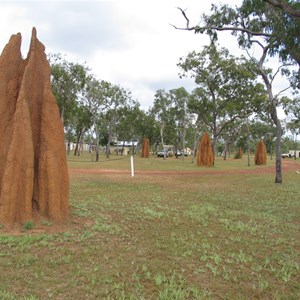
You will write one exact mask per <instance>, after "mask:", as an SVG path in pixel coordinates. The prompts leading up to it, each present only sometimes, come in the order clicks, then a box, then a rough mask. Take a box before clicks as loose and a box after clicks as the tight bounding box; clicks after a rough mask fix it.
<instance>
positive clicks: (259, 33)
mask: <svg viewBox="0 0 300 300" xmlns="http://www.w3.org/2000/svg"><path fill="white" fill-rule="evenodd" d="M177 8H178V9H179V10H180V11H181V13H182V15H183V17H184V18H185V20H186V27H177V26H175V25H173V24H170V25H171V26H173V27H174V28H175V29H177V30H187V31H195V33H199V32H200V33H203V32H204V31H205V30H216V31H240V32H243V33H247V34H250V35H252V36H264V37H271V36H272V34H268V33H264V32H256V31H252V30H249V29H247V28H243V27H235V26H227V27H226V26H225V27H219V26H203V27H201V26H193V27H189V24H190V20H189V18H188V17H187V16H186V13H185V10H183V9H182V8H180V7H177Z"/></svg>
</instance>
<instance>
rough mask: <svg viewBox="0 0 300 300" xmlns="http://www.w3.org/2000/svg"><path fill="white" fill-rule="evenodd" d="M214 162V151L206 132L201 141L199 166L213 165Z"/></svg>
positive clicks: (198, 156)
mask: <svg viewBox="0 0 300 300" xmlns="http://www.w3.org/2000/svg"><path fill="white" fill-rule="evenodd" d="M213 164H214V153H213V150H212V147H211V142H210V138H209V134H208V133H207V132H205V133H204V134H203V136H202V138H201V141H200V143H199V148H198V153H197V166H206V167H211V166H213Z"/></svg>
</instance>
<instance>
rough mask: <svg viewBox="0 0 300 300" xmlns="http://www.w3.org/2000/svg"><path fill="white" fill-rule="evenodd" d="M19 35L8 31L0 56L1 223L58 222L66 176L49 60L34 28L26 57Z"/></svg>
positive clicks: (62, 217)
mask: <svg viewBox="0 0 300 300" xmlns="http://www.w3.org/2000/svg"><path fill="white" fill-rule="evenodd" d="M21 39H22V38H21V34H20V33H18V34H16V35H12V36H11V38H10V40H9V42H8V44H7V45H6V46H5V48H4V50H3V51H2V54H1V55H0V136H1V143H0V223H1V224H3V225H8V226H9V225H14V224H23V223H26V222H27V221H29V220H33V219H35V218H40V217H41V218H47V219H50V220H52V221H54V222H56V223H63V222H65V221H66V220H67V216H68V192H69V177H68V170H67V160H66V152H65V145H64V132H63V125H62V122H61V120H60V117H59V110H58V107H57V104H56V100H55V97H54V95H53V92H52V88H51V83H50V65H49V63H48V61H47V58H46V54H45V47H44V45H43V44H42V43H41V42H40V41H39V40H38V39H37V35H36V29H35V28H33V30H32V37H31V43H30V49H29V52H28V55H27V58H26V59H25V60H24V59H22V56H21Z"/></svg>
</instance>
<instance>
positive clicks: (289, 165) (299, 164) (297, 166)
mask: <svg viewBox="0 0 300 300" xmlns="http://www.w3.org/2000/svg"><path fill="white" fill-rule="evenodd" d="M282 171H283V173H284V172H292V171H294V172H296V171H299V172H300V161H299V160H296V161H295V160H294V159H283V160H282ZM130 173H131V171H130V170H118V169H97V170H89V169H74V168H70V169H69V174H130ZM134 173H135V174H141V175H143V174H147V175H151V174H155V175H165V174H169V175H193V174H195V175H196V174H201V175H205V174H207V175H209V174H216V175H217V174H219V175H222V174H272V173H274V174H275V167H274V166H272V167H265V166H261V167H260V166H258V167H257V168H255V169H249V168H247V167H245V168H244V169H234V170H221V171H220V170H216V169H214V168H211V169H205V170H203V168H201V169H199V171H155V170H147V171H145V170H143V171H141V170H136V171H135V172H134ZM299 178H300V174H299Z"/></svg>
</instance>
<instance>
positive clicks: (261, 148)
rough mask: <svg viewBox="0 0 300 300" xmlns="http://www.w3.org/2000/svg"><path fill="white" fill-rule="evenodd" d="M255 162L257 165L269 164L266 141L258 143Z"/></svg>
mask: <svg viewBox="0 0 300 300" xmlns="http://www.w3.org/2000/svg"><path fill="white" fill-rule="evenodd" d="M254 161H255V164H256V165H265V164H266V163H267V149H266V145H265V143H264V141H259V142H258V143H257V145H256V151H255V158H254Z"/></svg>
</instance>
